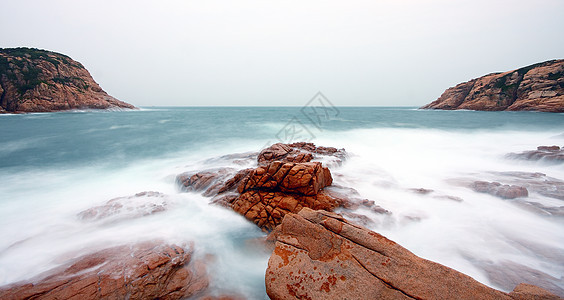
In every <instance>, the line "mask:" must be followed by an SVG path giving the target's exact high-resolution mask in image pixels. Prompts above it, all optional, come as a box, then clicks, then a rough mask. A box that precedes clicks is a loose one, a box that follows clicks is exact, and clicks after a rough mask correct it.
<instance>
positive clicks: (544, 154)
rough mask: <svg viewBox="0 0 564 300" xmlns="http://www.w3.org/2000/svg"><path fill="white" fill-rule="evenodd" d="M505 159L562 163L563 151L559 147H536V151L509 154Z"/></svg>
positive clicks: (563, 159) (563, 158)
mask: <svg viewBox="0 0 564 300" xmlns="http://www.w3.org/2000/svg"><path fill="white" fill-rule="evenodd" d="M507 158H512V159H524V160H544V161H550V162H557V163H560V162H564V149H561V148H560V147H559V146H538V147H537V150H531V151H525V152H521V153H509V154H507Z"/></svg>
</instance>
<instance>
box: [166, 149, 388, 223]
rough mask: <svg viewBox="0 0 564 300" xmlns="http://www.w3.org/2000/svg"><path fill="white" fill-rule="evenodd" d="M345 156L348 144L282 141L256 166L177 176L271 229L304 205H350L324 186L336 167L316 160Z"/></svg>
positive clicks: (262, 155)
mask: <svg viewBox="0 0 564 300" xmlns="http://www.w3.org/2000/svg"><path fill="white" fill-rule="evenodd" d="M345 157H346V153H345V151H344V150H343V149H337V148H333V147H320V146H319V147H318V146H315V145H314V144H312V143H294V144H281V143H278V144H274V145H272V146H270V147H268V148H266V149H264V150H262V151H261V152H260V153H259V154H258V155H257V156H256V160H257V163H258V165H259V166H258V167H257V168H255V169H242V170H239V171H237V170H235V169H232V168H228V167H226V168H218V169H210V170H204V171H200V172H187V173H183V174H180V175H178V176H177V177H176V181H177V183H178V184H179V185H180V187H181V189H182V190H185V191H198V192H199V191H202V192H203V195H204V196H208V197H213V199H212V201H211V203H214V204H218V205H222V206H225V207H228V208H231V209H233V210H234V211H236V212H237V213H239V214H241V215H243V216H245V218H247V219H248V220H249V221H251V222H253V223H255V224H256V225H257V226H259V227H260V228H262V229H263V230H265V231H270V230H272V229H274V228H275V227H276V226H277V225H278V224H280V222H281V221H282V219H283V218H284V215H286V214H287V213H290V212H292V213H297V212H299V211H300V210H301V209H302V208H304V207H309V208H313V209H323V210H327V211H332V210H334V209H335V208H337V207H341V206H343V205H348V204H350V203H349V201H348V199H347V198H346V197H342V196H341V195H338V194H337V193H334V192H329V191H325V190H324V188H325V187H327V186H330V185H331V184H332V182H333V178H332V177H331V172H330V171H329V169H328V168H327V167H324V166H323V165H322V163H321V162H313V161H312V160H313V159H314V158H324V159H326V160H329V161H331V162H332V163H337V164H338V163H341V162H342V161H343V160H344V159H345ZM372 204H374V203H372ZM371 207H375V208H376V207H377V206H375V205H372V206H371ZM377 208H379V207H377ZM380 209H381V208H380ZM384 211H385V210H384Z"/></svg>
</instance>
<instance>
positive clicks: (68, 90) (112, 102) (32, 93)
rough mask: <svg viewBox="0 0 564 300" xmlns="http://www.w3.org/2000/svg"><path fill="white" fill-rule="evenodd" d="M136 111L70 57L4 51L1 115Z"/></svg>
mask: <svg viewBox="0 0 564 300" xmlns="http://www.w3.org/2000/svg"><path fill="white" fill-rule="evenodd" d="M108 108H135V107H134V106H133V105H131V104H128V103H125V102H122V101H119V100H117V99H115V98H114V97H112V96H110V95H108V94H107V93H106V92H104V91H103V90H102V88H100V86H99V85H98V84H97V83H96V82H95V81H94V79H93V78H92V76H90V73H88V71H87V70H86V69H85V68H84V66H82V64H80V63H79V62H76V61H74V60H72V59H71V58H70V57H68V56H66V55H63V54H59V53H55V52H50V51H45V50H39V49H30V48H6V49H0V113H18V112H49V111H59V110H69V109H108Z"/></svg>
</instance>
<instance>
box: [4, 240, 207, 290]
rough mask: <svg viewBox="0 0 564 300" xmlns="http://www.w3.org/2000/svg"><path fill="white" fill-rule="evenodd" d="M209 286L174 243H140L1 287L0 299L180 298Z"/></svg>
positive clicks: (202, 273)
mask: <svg viewBox="0 0 564 300" xmlns="http://www.w3.org/2000/svg"><path fill="white" fill-rule="evenodd" d="M207 286H208V277H207V275H206V271H205V266H204V265H202V264H199V263H197V262H194V261H192V254H191V252H187V251H186V250H185V249H184V248H182V247H179V246H176V245H164V244H161V243H158V242H145V243H140V244H135V245H127V246H118V247H113V248H108V249H105V250H101V251H98V252H95V253H92V254H88V255H85V256H82V257H79V258H77V259H76V260H74V261H73V262H72V263H70V264H69V265H66V266H63V267H60V268H57V269H55V270H52V271H49V272H47V274H43V275H40V277H39V278H35V279H33V280H31V281H30V282H18V283H14V284H12V285H10V286H7V287H2V288H1V289H0V299H10V300H11V299H80V300H83V299H184V298H187V297H190V296H192V295H195V294H197V293H198V292H200V291H203V290H204V289H206V288H207Z"/></svg>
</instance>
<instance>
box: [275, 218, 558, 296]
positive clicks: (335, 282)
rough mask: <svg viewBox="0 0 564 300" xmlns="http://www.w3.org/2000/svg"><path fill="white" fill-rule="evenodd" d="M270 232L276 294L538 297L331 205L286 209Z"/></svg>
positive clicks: (529, 291)
mask: <svg viewBox="0 0 564 300" xmlns="http://www.w3.org/2000/svg"><path fill="white" fill-rule="evenodd" d="M270 238H271V239H275V241H276V242H275V249H274V252H273V253H272V256H271V257H270V260H269V262H268V268H267V270H266V277H265V283H266V291H267V294H268V296H269V297H270V298H271V299H273V300H277V299H512V297H513V296H514V297H515V298H516V299H523V298H518V297H520V296H522V295H528V296H530V297H529V298H527V299H536V298H534V297H532V296H531V294H530V293H531V289H526V291H520V292H519V291H518V292H517V293H514V294H512V295H510V294H506V293H504V292H501V291H498V290H495V289H492V288H489V287H487V286H485V285H483V284H481V283H479V282H477V281H476V280H474V279H472V278H471V277H469V276H467V275H464V274H462V273H460V272H458V271H455V270H453V269H450V268H448V267H446V266H443V265H440V264H437V263H434V262H432V261H428V260H425V259H423V258H420V257H418V256H416V255H414V254H413V253H411V252H410V251H408V250H407V249H405V248H403V247H402V246H400V245H398V244H396V243H395V242H393V241H391V240H388V239H387V238H385V237H384V236H382V235H379V234H377V233H375V232H373V231H370V230H368V229H366V228H363V227H361V226H358V225H355V224H352V223H350V222H348V221H346V220H345V219H344V218H343V217H341V216H340V215H337V214H334V213H330V212H326V211H321V210H319V211H314V210H311V209H308V208H303V209H302V210H301V211H300V212H299V213H298V214H286V216H285V218H284V220H283V221H282V223H281V224H280V225H279V226H278V227H277V228H276V229H275V230H274V231H273V232H272V233H271V237H270ZM539 290H542V289H540V288H539ZM539 290H536V291H532V293H533V294H534V293H537V294H539V293H540V292H539ZM527 293H529V294H527ZM542 296H543V297H545V298H539V299H558V298H557V297H556V296H554V295H551V294H550V293H548V292H546V291H544V290H542ZM546 297H553V298H546Z"/></svg>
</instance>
